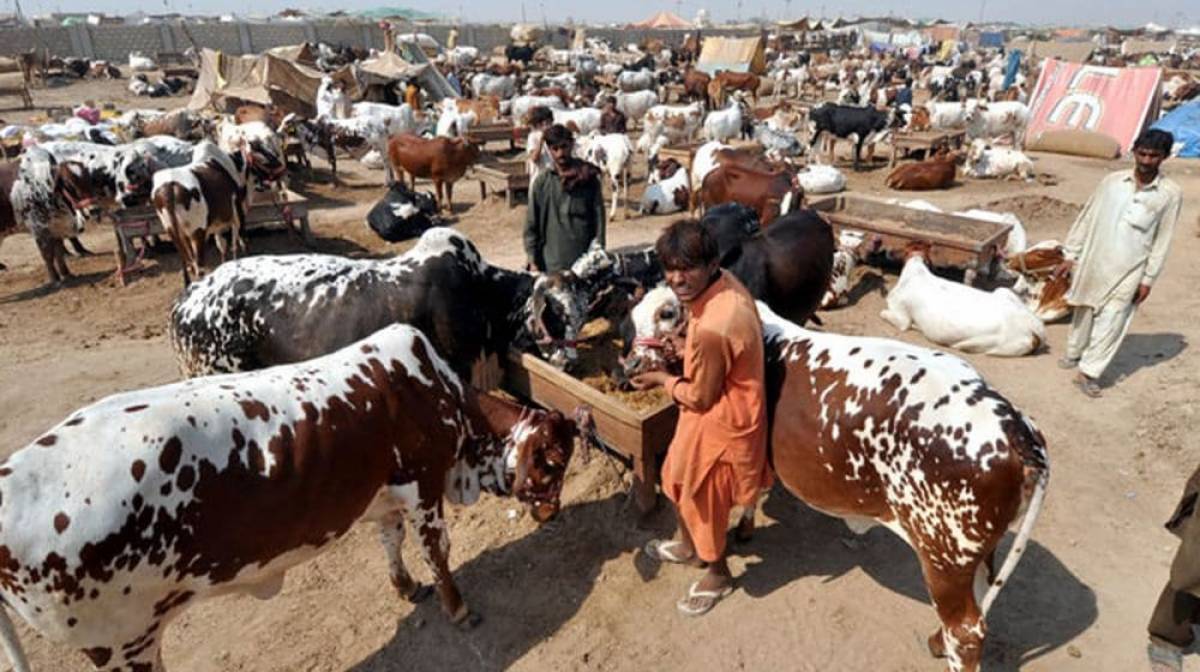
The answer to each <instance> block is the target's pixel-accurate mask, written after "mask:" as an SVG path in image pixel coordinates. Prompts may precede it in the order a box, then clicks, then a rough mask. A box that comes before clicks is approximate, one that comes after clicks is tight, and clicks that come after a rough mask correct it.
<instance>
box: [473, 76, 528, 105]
mask: <svg viewBox="0 0 1200 672" xmlns="http://www.w3.org/2000/svg"><path fill="white" fill-rule="evenodd" d="M470 84H471V91H472V92H473V93H474V94H475V97H476V98H482V97H483V96H495V97H497V98H499V99H501V100H508V99H509V98H512V97H513V96H515V95H516V94H517V78H516V77H514V76H513V75H499V76H497V75H491V74H488V73H486V72H479V73H476V74H475V76H473V77H471V82H470Z"/></svg>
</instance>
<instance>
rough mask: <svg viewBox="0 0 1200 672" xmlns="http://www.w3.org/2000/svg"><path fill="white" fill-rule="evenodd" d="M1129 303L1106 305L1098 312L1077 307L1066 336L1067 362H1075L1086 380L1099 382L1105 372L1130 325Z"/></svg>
mask: <svg viewBox="0 0 1200 672" xmlns="http://www.w3.org/2000/svg"><path fill="white" fill-rule="evenodd" d="M1133 313H1134V305H1133V302H1132V301H1109V302H1108V303H1106V304H1104V306H1103V307H1101V308H1100V309H1098V310H1097V309H1093V308H1089V307H1087V306H1077V307H1076V308H1075V312H1074V313H1073V314H1072V316H1071V331H1070V333H1068V334H1067V352H1066V355H1067V358H1069V359H1075V360H1078V361H1079V370H1080V372H1082V373H1083V375H1085V376H1087V377H1088V378H1099V377H1100V376H1101V375H1103V374H1104V370H1105V369H1107V368H1108V365H1109V363H1110V362H1112V360H1113V357H1115V356H1116V354H1117V350H1118V349H1119V348H1120V347H1121V341H1124V340H1125V334H1126V333H1127V332H1128V331H1129V324H1130V323H1131V322H1133Z"/></svg>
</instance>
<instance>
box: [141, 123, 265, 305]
mask: <svg viewBox="0 0 1200 672" xmlns="http://www.w3.org/2000/svg"><path fill="white" fill-rule="evenodd" d="M250 151H252V150H242V151H240V152H237V153H235V154H234V155H233V156H230V155H229V154H226V153H225V152H224V151H222V150H221V149H220V148H218V147H217V146H216V145H215V144H214V143H212V142H211V141H209V140H202V141H201V142H200V143H199V144H198V145H197V146H196V153H195V158H194V159H193V160H192V163H191V164H189V165H187V166H182V167H179V168H166V169H164V170H160V171H158V172H156V173H155V174H154V188H153V190H152V192H151V200H152V202H153V203H154V211H155V213H156V214H157V215H158V220H159V222H160V223H161V224H162V228H163V230H164V231H166V232H167V233H168V235H170V237H171V240H172V241H173V242H174V243H175V248H176V249H177V250H178V251H179V262H180V263H179V265H180V269H181V271H182V274H183V285H184V287H186V286H188V285H189V284H191V282H192V277H195V278H199V277H200V274H201V271H202V267H203V265H204V244H205V242H206V241H207V240H208V237H209V236H210V235H212V236H215V237H216V241H217V249H218V250H219V251H220V253H221V262H222V263H224V262H225V260H226V258H227V256H228V253H229V248H228V247H227V246H226V244H225V238H224V236H223V235H222V233H223V232H224V231H225V230H226V229H228V230H229V237H230V242H231V246H232V248H233V256H234V258H237V255H238V251H239V250H241V251H242V252H245V249H246V244H245V242H244V241H243V240H242V236H241V230H242V227H244V226H245V225H246V180H247V173H248V172H249V166H250V164H251V163H253V159H252V158H251V156H250V155H249V152H250Z"/></svg>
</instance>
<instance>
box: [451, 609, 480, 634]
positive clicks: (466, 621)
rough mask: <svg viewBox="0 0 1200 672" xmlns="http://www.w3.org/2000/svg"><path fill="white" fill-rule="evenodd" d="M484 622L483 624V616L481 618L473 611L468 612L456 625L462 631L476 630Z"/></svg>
mask: <svg viewBox="0 0 1200 672" xmlns="http://www.w3.org/2000/svg"><path fill="white" fill-rule="evenodd" d="M482 622H483V617H482V616H480V615H479V614H477V613H475V612H473V611H468V612H467V615H466V616H463V617H462V618H461V619H459V620H458V622H457V623H455V625H457V626H458V627H459V629H460V630H474V629H475V626H477V625H479V624H480V623H482Z"/></svg>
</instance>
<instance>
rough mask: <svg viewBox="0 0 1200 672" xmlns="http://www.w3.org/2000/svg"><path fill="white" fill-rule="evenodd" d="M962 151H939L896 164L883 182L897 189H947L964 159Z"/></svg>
mask: <svg viewBox="0 0 1200 672" xmlns="http://www.w3.org/2000/svg"><path fill="white" fill-rule="evenodd" d="M965 157H966V154H965V153H964V152H962V151H954V152H941V153H939V154H937V155H936V156H934V157H932V158H929V159H926V160H924V161H921V162H918V163H907V164H904V165H900V166H896V168H895V170H893V171H892V172H891V174H889V175H888V176H887V180H885V182H884V184H886V185H887V187H888V189H896V190H898V191H929V190H931V189H949V188H950V186H951V185H953V184H954V177H955V175H956V174H957V173H958V166H959V164H961V163H962V162H963V160H964V159H965Z"/></svg>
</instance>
